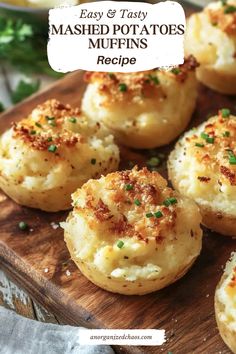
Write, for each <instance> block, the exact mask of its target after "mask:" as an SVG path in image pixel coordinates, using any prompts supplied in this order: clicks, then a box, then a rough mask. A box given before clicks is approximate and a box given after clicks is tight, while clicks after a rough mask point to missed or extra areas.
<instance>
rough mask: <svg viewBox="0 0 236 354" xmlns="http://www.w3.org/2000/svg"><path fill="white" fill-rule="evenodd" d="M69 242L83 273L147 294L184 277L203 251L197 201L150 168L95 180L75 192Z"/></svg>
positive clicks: (105, 284) (104, 284)
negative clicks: (175, 189) (169, 183)
mask: <svg viewBox="0 0 236 354" xmlns="http://www.w3.org/2000/svg"><path fill="white" fill-rule="evenodd" d="M72 197H73V205H74V209H73V211H72V212H71V214H70V215H69V217H68V219H67V221H66V222H65V223H63V224H62V226H63V228H64V229H65V241H66V243H67V246H68V249H69V251H70V254H71V256H72V258H73V260H74V261H75V263H76V264H77V266H78V267H79V269H80V270H81V272H82V273H83V274H84V275H85V276H86V277H87V278H88V279H90V280H91V281H92V282H93V283H95V284H96V285H98V286H100V287H101V288H104V289H106V290H109V291H112V292H115V293H121V294H127V295H131V294H138V295H142V294H145V293H150V292H152V291H155V290H158V289H161V288H163V287H165V286H167V285H169V284H170V283H172V282H174V281H176V280H177V279H179V278H180V277H182V276H183V275H184V274H185V273H186V272H187V270H188V269H189V267H190V266H191V265H192V263H193V262H194V260H195V259H196V257H197V256H198V255H199V253H200V251H201V245H202V231H201V229H200V226H199V225H200V221H201V217H200V213H199V210H198V207H197V205H196V204H195V203H194V202H193V201H192V200H190V199H188V198H186V197H182V196H180V195H179V194H178V193H176V192H174V191H173V190H172V189H170V188H168V187H167V182H166V180H164V179H163V178H162V177H161V176H160V175H159V174H158V173H157V172H150V171H148V170H147V169H146V168H144V169H142V170H140V171H138V170H137V169H136V168H134V169H133V170H130V171H122V172H115V173H111V174H108V175H107V176H106V177H101V178H100V179H99V180H90V181H88V182H87V183H86V184H84V185H83V186H82V188H81V189H78V190H77V191H76V192H75V193H74V194H73V196H72Z"/></svg>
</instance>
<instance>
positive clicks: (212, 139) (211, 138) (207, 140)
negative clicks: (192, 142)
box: [206, 136, 215, 144]
mask: <svg viewBox="0 0 236 354" xmlns="http://www.w3.org/2000/svg"><path fill="white" fill-rule="evenodd" d="M214 141H215V139H214V138H213V137H211V136H208V138H206V142H207V143H209V144H214Z"/></svg>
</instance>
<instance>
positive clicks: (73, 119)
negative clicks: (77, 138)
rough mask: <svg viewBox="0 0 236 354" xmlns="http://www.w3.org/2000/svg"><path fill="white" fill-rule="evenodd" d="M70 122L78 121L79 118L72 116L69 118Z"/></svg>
mask: <svg viewBox="0 0 236 354" xmlns="http://www.w3.org/2000/svg"><path fill="white" fill-rule="evenodd" d="M69 122H71V123H76V122H77V119H76V118H75V117H71V118H69Z"/></svg>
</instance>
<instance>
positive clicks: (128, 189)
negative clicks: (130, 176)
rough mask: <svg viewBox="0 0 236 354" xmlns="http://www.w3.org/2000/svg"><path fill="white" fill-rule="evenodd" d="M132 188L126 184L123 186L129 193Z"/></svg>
mask: <svg viewBox="0 0 236 354" xmlns="http://www.w3.org/2000/svg"><path fill="white" fill-rule="evenodd" d="M133 188H134V187H133V186H132V184H126V185H125V190H126V191H131V190H132V189H133Z"/></svg>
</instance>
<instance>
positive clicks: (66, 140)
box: [0, 99, 119, 211]
mask: <svg viewBox="0 0 236 354" xmlns="http://www.w3.org/2000/svg"><path fill="white" fill-rule="evenodd" d="M118 164H119V151H118V148H117V146H116V145H115V144H114V142H113V137H112V136H111V135H110V134H109V132H108V131H107V129H106V128H105V127H104V126H102V125H101V124H100V123H98V122H95V121H93V122H91V121H90V120H89V119H88V118H87V117H86V116H85V115H83V114H82V113H81V112H80V111H79V109H78V108H75V109H74V108H72V107H70V106H69V105H64V104H62V103H60V102H58V101H57V100H55V99H52V100H49V101H46V102H45V103H43V104H41V105H39V106H38V107H37V108H35V109H34V110H33V112H32V113H31V114H30V115H29V116H28V117H27V118H25V119H23V120H21V121H20V122H14V123H13V125H12V128H11V129H9V130H7V131H6V132H5V133H4V134H3V135H2V136H1V138H0V187H1V188H2V189H3V190H4V191H5V193H6V194H8V195H9V196H10V197H11V198H12V199H14V200H15V201H16V202H18V203H19V204H23V205H26V206H30V207H34V208H40V209H43V210H47V211H57V210H64V209H68V208H70V203H71V202H70V200H71V198H70V195H71V193H72V192H74V191H75V190H76V189H77V188H78V187H80V186H81V185H82V184H83V183H84V182H86V181H87V180H88V179H89V178H98V177H100V176H101V174H106V173H108V172H111V171H113V170H115V169H116V168H117V167H118Z"/></svg>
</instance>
